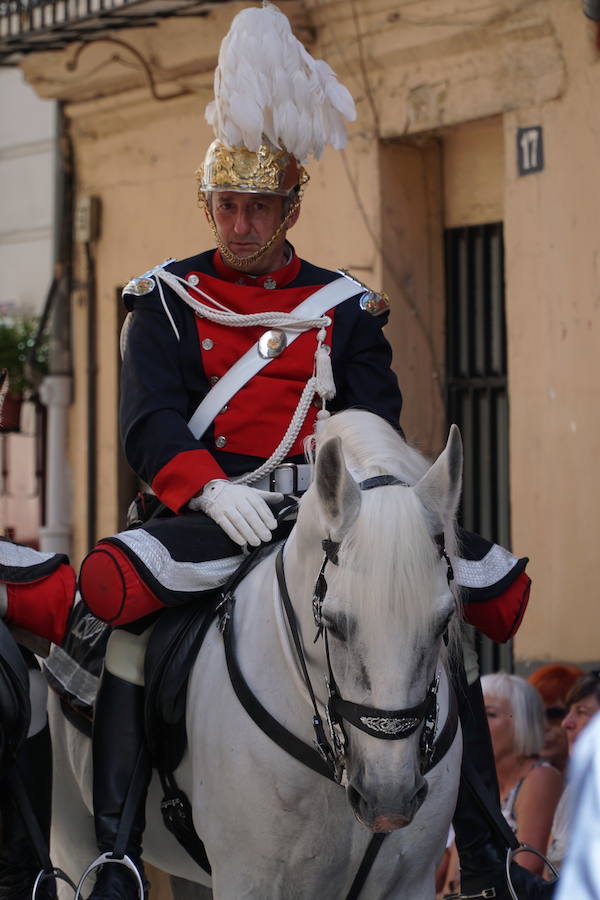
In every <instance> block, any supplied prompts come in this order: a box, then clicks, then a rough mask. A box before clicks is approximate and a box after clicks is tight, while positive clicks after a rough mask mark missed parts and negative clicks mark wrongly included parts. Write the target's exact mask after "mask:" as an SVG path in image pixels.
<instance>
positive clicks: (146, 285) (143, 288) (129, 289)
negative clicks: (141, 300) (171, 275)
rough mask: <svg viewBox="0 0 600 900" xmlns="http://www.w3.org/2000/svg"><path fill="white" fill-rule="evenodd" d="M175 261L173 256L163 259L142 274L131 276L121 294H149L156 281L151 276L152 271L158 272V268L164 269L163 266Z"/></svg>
mask: <svg viewBox="0 0 600 900" xmlns="http://www.w3.org/2000/svg"><path fill="white" fill-rule="evenodd" d="M175 261H176V260H175V257H174V256H173V257H171V258H170V259H165V261H164V262H162V263H160V264H159V265H158V266H154V268H153V269H148V271H147V272H144V274H143V275H138V277H137V278H132V279H131V281H128V282H127V284H126V285H125V287H124V288H123V296H125V294H135V296H136V297H142V296H143V295H144V294H149V293H150V292H151V291H153V290H154V288H155V287H156V281H155V280H154V278H153V277H152V276H153V275H154V273H155V272H158V271H159V269H164V267H165V266H168V265H170V263H172V262H175Z"/></svg>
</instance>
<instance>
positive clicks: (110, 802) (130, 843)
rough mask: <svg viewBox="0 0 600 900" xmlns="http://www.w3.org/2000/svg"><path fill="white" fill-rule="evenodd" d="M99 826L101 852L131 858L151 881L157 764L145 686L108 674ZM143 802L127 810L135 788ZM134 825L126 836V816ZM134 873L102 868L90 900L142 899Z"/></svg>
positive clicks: (102, 710) (96, 757)
mask: <svg viewBox="0 0 600 900" xmlns="http://www.w3.org/2000/svg"><path fill="white" fill-rule="evenodd" d="M93 762H94V822H95V826H96V839H97V841H98V848H99V849H100V851H101V852H110V853H112V852H114V853H115V857H116V858H121V859H122V858H123V855H124V854H126V855H127V856H128V857H129V858H130V859H131V860H132V862H133V863H134V865H135V866H136V868H137V869H138V871H139V873H140V875H141V878H142V881H143V883H144V896H145V897H146V896H147V893H148V883H147V881H146V880H145V877H144V869H143V865H142V837H143V834H144V827H145V824H146V819H145V805H146V794H147V791H148V785H149V783H150V778H151V775H152V766H151V763H150V757H149V755H148V750H147V747H146V740H145V734H144V688H143V687H140V686H139V685H136V684H131V682H129V681H124V680H123V679H121V678H117V676H116V675H112V674H111V673H110V672H107V671H106V670H105V671H104V674H103V676H102V683H101V685H100V689H99V691H98V696H97V699H96V705H95V709H94V729H93ZM132 786H133V788H132V797H133V795H134V793H135V791H136V790H137V802H134V805H133V807H132V806H131V801H130V802H129V803H128V804H127V806H125V804H126V799H127V795H128V793H129V789H130V787H132ZM124 807H125V815H124V824H125V823H126V820H129V822H130V823H131V830H130V832H129V836H128V837H127V836H126V835H122V834H121V833H120V826H121V816H122V813H123V809H124ZM138 898H139V890H138V885H137V882H136V878H135V876H134V875H133V873H132V872H131V871H130V870H129V869H127V868H126V867H125V866H124V865H122V864H121V863H118V862H107V863H105V864H104V865H103V866H102V868H101V869H99V870H97V877H96V884H95V886H94V889H93V891H92V893H91V894H90V896H89V898H88V900H138Z"/></svg>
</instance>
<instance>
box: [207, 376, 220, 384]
mask: <svg viewBox="0 0 600 900" xmlns="http://www.w3.org/2000/svg"><path fill="white" fill-rule="evenodd" d="M208 380H209V381H210V383H211V384H216V383H217V381H218V380H219V376H218V375H211V376H210V378H209V379H208Z"/></svg>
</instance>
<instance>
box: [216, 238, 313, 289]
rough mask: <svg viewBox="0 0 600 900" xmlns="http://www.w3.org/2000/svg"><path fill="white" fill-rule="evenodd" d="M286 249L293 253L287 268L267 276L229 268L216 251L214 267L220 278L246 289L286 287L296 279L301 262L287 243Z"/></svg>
mask: <svg viewBox="0 0 600 900" xmlns="http://www.w3.org/2000/svg"><path fill="white" fill-rule="evenodd" d="M285 246H286V249H288V250H289V251H290V253H291V258H290V261H289V262H288V263H286V265H285V266H283V267H282V268H281V269H277V270H276V271H275V272H267V273H266V274H265V275H247V274H246V273H245V272H241V271H240V270H239V269H233V268H232V267H231V266H228V265H227V263H226V262H225V261H224V259H223V258H222V256H221V254H220V252H219V251H218V250H215V253H214V256H213V266H214V268H215V272H216V274H217V275H218V277H219V278H222V279H223V280H224V281H231V282H232V283H233V284H243V285H244V286H246V287H261V288H265V290H274V289H275V288H282V287H286V286H287V285H288V284H291V282H292V281H293V280H294V278H296V276H297V275H298V273H299V271H300V260H299V258H298V257H297V256H296V251H295V250H294V248H293V247H292V245H291V244H287V243H286V245H285Z"/></svg>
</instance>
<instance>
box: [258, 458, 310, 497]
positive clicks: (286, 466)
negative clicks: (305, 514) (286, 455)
mask: <svg viewBox="0 0 600 900" xmlns="http://www.w3.org/2000/svg"><path fill="white" fill-rule="evenodd" d="M311 475H312V472H311V466H309V465H308V464H307V463H300V464H299V465H296V464H295V463H282V464H281V465H280V466H277V468H276V469H273V471H272V472H271V473H270V474H269V475H263V477H262V478H259V480H258V481H253V482H252V485H251V487H253V488H258V490H259V491H279V492H280V493H282V494H303V493H304V491H306V490H308V487H309V485H310V482H311Z"/></svg>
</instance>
